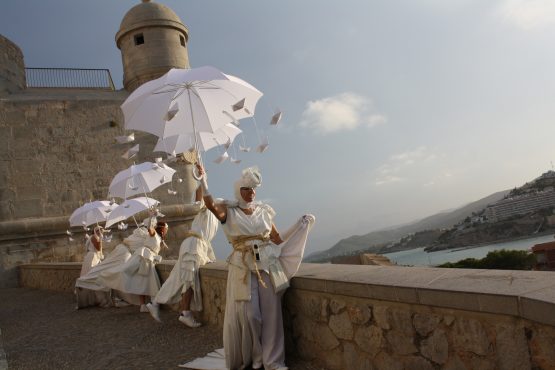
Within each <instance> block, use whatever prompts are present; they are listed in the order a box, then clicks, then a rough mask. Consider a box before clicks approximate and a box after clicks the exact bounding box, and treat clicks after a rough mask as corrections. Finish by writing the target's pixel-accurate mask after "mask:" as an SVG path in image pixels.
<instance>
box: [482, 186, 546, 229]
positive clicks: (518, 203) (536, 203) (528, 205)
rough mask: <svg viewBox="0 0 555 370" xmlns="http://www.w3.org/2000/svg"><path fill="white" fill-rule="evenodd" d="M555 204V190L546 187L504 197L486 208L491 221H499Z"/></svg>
mask: <svg viewBox="0 0 555 370" xmlns="http://www.w3.org/2000/svg"><path fill="white" fill-rule="evenodd" d="M554 206H555V191H554V190H553V189H546V190H544V191H538V192H534V193H525V194H523V195H519V196H515V197H511V198H507V199H502V200H500V201H498V202H496V203H494V204H492V205H490V206H488V207H487V208H486V217H487V219H488V221H489V222H497V221H500V220H504V219H507V218H509V217H512V216H516V215H522V214H526V213H528V212H533V211H537V210H540V209H544V208H549V207H554Z"/></svg>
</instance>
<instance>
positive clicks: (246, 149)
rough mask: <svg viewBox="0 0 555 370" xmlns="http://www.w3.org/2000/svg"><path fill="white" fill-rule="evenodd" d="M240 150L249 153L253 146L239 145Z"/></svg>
mask: <svg viewBox="0 0 555 370" xmlns="http://www.w3.org/2000/svg"><path fill="white" fill-rule="evenodd" d="M239 150H240V151H242V152H245V153H248V152H250V151H251V148H249V147H248V146H242V145H239Z"/></svg>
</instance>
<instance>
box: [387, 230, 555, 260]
mask: <svg viewBox="0 0 555 370" xmlns="http://www.w3.org/2000/svg"><path fill="white" fill-rule="evenodd" d="M552 241H555V238H554V235H553V234H549V235H542V236H536V237H532V238H526V239H518V240H512V241H506V242H500V243H495V244H487V245H479V246H469V247H463V248H455V249H446V250H442V251H437V252H430V253H428V252H426V251H424V248H416V249H409V250H406V251H401V252H393V253H386V254H384V256H386V257H387V258H389V259H390V260H391V261H392V262H396V263H397V264H398V265H407V266H437V265H441V264H442V263H445V262H457V261H460V260H463V259H465V258H484V257H485V256H486V255H487V254H488V252H491V251H495V250H499V249H507V250H530V248H532V247H533V246H534V245H536V244H540V243H546V242H552Z"/></svg>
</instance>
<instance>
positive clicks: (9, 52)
mask: <svg viewBox="0 0 555 370" xmlns="http://www.w3.org/2000/svg"><path fill="white" fill-rule="evenodd" d="M24 88H25V69H24V65H23V53H22V52H21V50H20V49H19V47H18V46H17V45H16V44H14V43H13V42H11V41H10V40H8V39H7V38H5V37H4V36H2V35H0V97H1V96H3V95H6V94H9V93H11V92H14V91H18V90H22V89H24Z"/></svg>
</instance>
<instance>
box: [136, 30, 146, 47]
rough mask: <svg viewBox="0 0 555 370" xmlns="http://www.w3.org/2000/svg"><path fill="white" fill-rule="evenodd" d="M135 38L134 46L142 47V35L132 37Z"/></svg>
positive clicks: (143, 40) (143, 38) (143, 41)
mask: <svg viewBox="0 0 555 370" xmlns="http://www.w3.org/2000/svg"><path fill="white" fill-rule="evenodd" d="M134 38H135V45H142V44H144V43H145V37H144V36H143V34H142V33H138V34H136V35H135V36H134Z"/></svg>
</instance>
